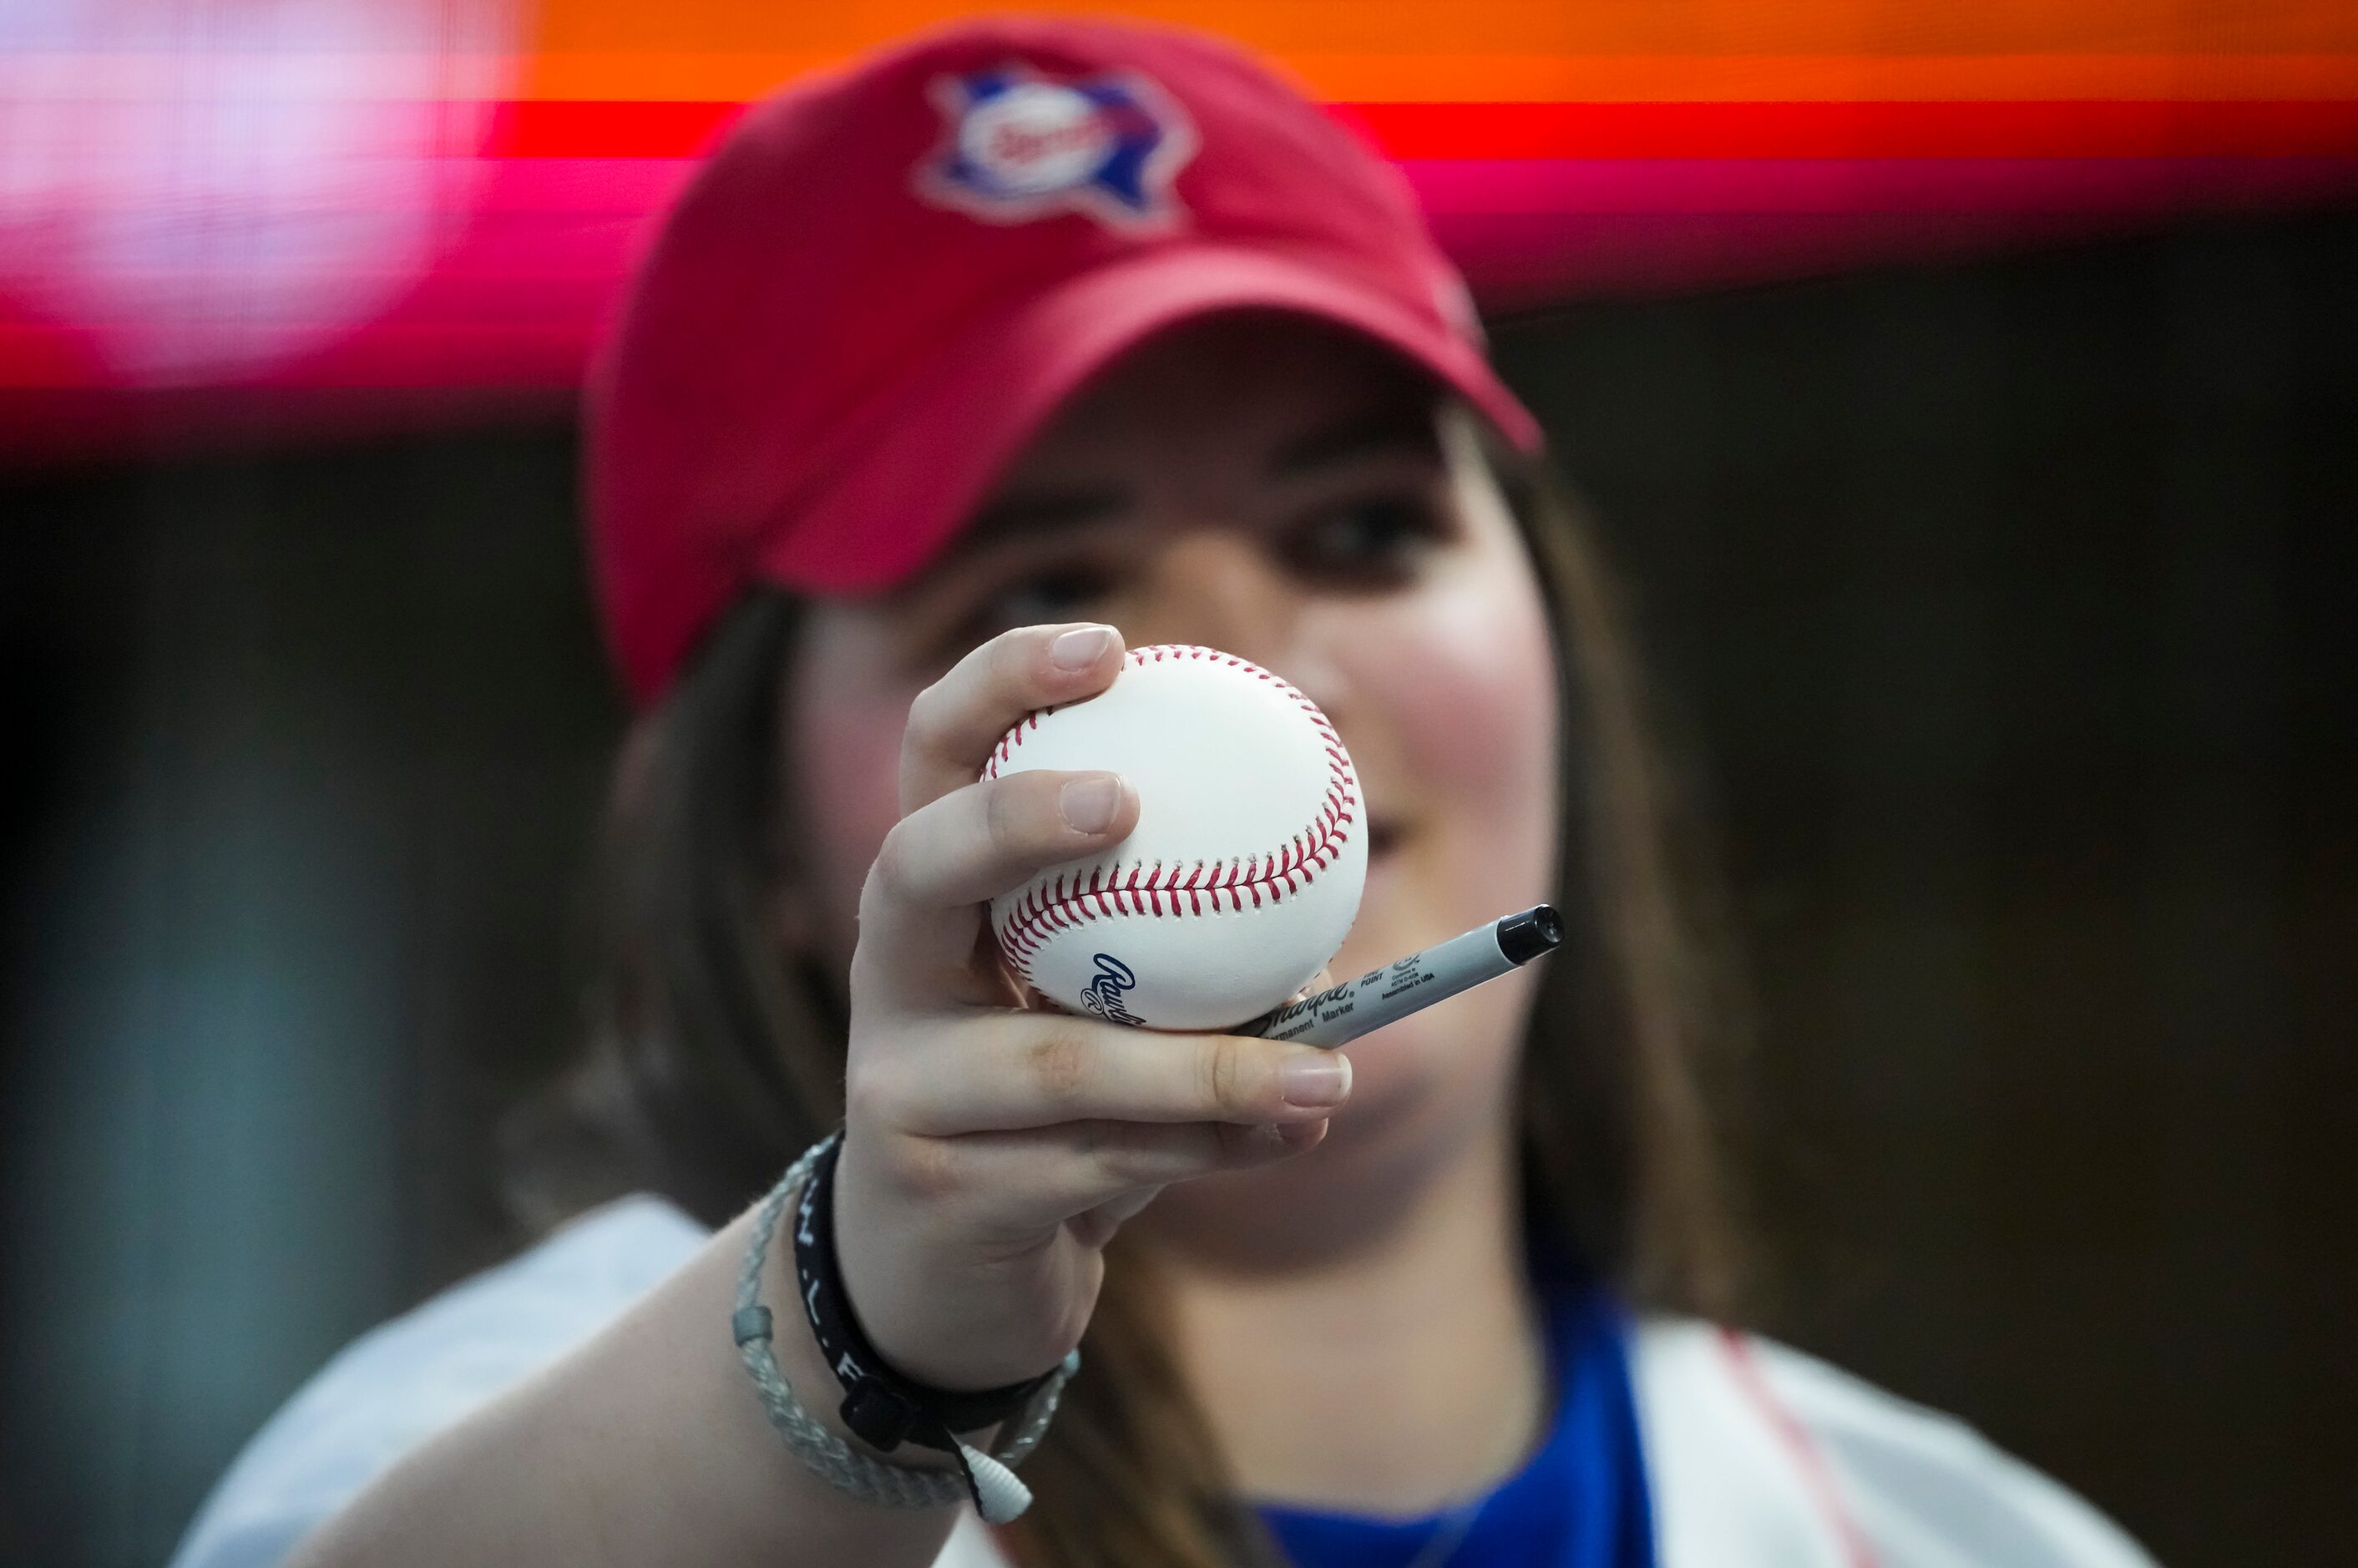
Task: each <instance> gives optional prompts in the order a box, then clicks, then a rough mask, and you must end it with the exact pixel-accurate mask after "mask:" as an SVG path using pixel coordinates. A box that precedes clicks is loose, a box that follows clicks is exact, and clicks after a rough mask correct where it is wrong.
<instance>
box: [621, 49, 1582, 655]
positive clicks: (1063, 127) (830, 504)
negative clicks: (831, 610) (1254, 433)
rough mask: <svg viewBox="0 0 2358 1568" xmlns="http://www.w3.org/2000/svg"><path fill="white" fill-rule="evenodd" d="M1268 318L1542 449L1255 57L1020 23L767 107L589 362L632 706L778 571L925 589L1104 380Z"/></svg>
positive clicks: (709, 179)
mask: <svg viewBox="0 0 2358 1568" xmlns="http://www.w3.org/2000/svg"><path fill="white" fill-rule="evenodd" d="M1240 308H1276V309H1282V310H1292V311H1299V312H1302V313H1303V314H1305V315H1309V316H1313V317H1316V318H1319V319H1324V320H1327V321H1332V322H1336V323H1339V324H1341V325H1343V326H1345V327H1348V328H1351V329H1354V330H1357V331H1360V332H1364V333H1365V334H1367V335H1368V337H1370V338H1372V339H1374V340H1376V341H1379V342H1380V343H1383V344H1386V345H1388V346H1390V348H1392V349H1393V350H1395V351H1398V352H1400V353H1401V354H1402V355H1403V356H1405V357H1406V358H1407V359H1409V360H1411V361H1412V362H1415V363H1417V364H1419V365H1422V367H1423V368H1424V369H1425V370H1427V371H1428V372H1430V373H1432V374H1433V376H1434V377H1436V378H1437V379H1438V380H1439V381H1440V382H1442V383H1443V384H1446V385H1448V386H1450V387H1453V388H1455V390H1456V391H1457V392H1458V393H1460V394H1462V395H1464V396H1465V397H1466V399H1467V400H1468V401H1469V402H1471V403H1472V404H1473V405H1474V406H1476V408H1478V409H1480V410H1481V411H1482V412H1483V413H1484V414H1485V415H1486V416H1487V417H1488V418H1489V419H1490V420H1491V421H1492V422H1493V423H1495V424H1496V425H1497V426H1498V428H1499V430H1500V431H1501V432H1502V433H1503V434H1504V435H1505V436H1506V437H1507V438H1509V440H1511V441H1513V442H1514V443H1516V444H1517V445H1519V446H1521V447H1523V448H1525V449H1534V448H1536V447H1537V446H1538V444H1539V439H1540V438H1539V427H1538V426H1537V425H1536V424H1535V423H1534V422H1533V420H1532V419H1531V416H1530V414H1528V413H1527V412H1525V410H1524V409H1523V407H1522V406H1521V405H1520V404H1519V403H1517V402H1516V401H1515V398H1514V396H1513V395H1512V394H1510V393H1509V392H1508V391H1507V389H1506V388H1505V386H1503V385H1502V384H1500V383H1499V381H1498V378H1497V376H1496V375H1495V374H1493V373H1492V372H1491V370H1490V367H1489V364H1488V362H1487V360H1486V359H1485V357H1484V355H1483V351H1482V346H1481V330H1480V327H1479V325H1478V323H1477V322H1476V319H1475V317H1474V312H1473V308H1472V305H1471V302H1470V301H1469V300H1468V298H1467V297H1466V288H1465V285H1464V283H1463V282H1462V280H1461V279H1460V278H1459V277H1458V275H1457V273H1456V270H1455V268H1454V267H1452V266H1451V265H1450V264H1449V263H1448V261H1447V260H1446V259H1445V258H1444V257H1443V255H1442V254H1441V253H1440V251H1439V250H1438V248H1436V247H1435V245H1434V244H1433V239H1432V236H1431V235H1430V234H1429V233H1428V232H1426V230H1425V227H1424V224H1423V221H1422V217H1421V216H1420V214H1419V213H1418V211H1417V210H1416V207H1415V203H1414V201H1413V200H1412V198H1411V196H1410V194H1409V191H1408V188H1407V184H1406V182H1405V181H1404V180H1402V179H1401V178H1400V176H1399V174H1398V172H1397V171H1396V170H1394V169H1393V168H1391V167H1390V165H1388V164H1386V163H1385V162H1383V161H1382V160H1381V159H1380V158H1379V157H1377V156H1376V155H1375V154H1374V153H1372V152H1371V151H1370V150H1369V149H1368V148H1367V147H1366V146H1362V145H1361V144H1360V143H1359V142H1358V141H1357V139H1356V138H1355V137H1354V136H1353V135H1351V134H1350V133H1348V132H1347V131H1346V130H1344V129H1343V128H1342V127H1341V126H1340V125H1338V124H1336V123H1335V122H1334V121H1333V120H1331V119H1330V118H1328V117H1327V115H1326V114H1324V113H1323V112H1322V111H1320V110H1319V109H1318V108H1317V107H1316V106H1315V105H1314V104H1312V103H1310V102H1308V101H1307V100H1306V99H1304V98H1303V96H1302V95H1301V94H1300V93H1299V92H1296V91H1295V90H1294V89H1293V88H1292V87H1290V86H1288V85H1287V84H1286V83H1284V82H1282V81H1280V80H1278V79H1277V78H1276V77H1274V76H1272V75H1271V74H1270V72H1269V71H1268V70H1266V69H1265V68H1263V67H1262V66H1260V65H1259V64H1258V63H1256V62H1255V61H1253V60H1252V59H1249V58H1248V57H1247V56H1245V55H1243V54H1242V53H1240V52H1238V50H1237V49H1234V48H1232V47H1230V46H1228V45H1226V44H1223V43H1220V42H1217V41H1216V40H1213V39H1210V38H1203V37H1200V36H1196V35H1193V34H1187V33H1181V32H1174V31H1170V30H1166V29H1162V28H1153V27H1140V26H1135V25H1130V24H1125V23H1113V22H1101V21H1073V20H1064V19H1048V18H1032V17H998V18H990V19H985V20H978V21H972V22H966V23H961V24H957V25H955V26H952V27H946V28H944V29H942V30H939V31H936V32H932V33H928V34H926V35H924V36H922V37H920V38H916V39H914V41H912V42H910V43H907V44H905V45H903V46H901V47H899V48H896V49H892V50H890V51H887V52H884V53H882V54H877V55H874V56H871V57H870V58H868V59H865V60H863V61H861V62H860V63H858V64H856V65H854V66H852V67H851V68H849V70H843V71H840V72H835V73H830V74H827V75H825V76H822V77H817V78H813V79H810V80H807V81H803V82H800V83H797V84H796V85H795V86H794V87H792V88H790V89H788V90H787V91H785V92H781V93H779V94H777V95H776V96H774V97H773V98H770V99H768V100H767V101H765V102H763V103H760V104H758V105H756V106H755V107H754V108H752V110H750V111H749V112H748V113H747V114H746V115H745V117H744V118H743V120H742V121H741V122H740V123H739V124H738V125H737V126H736V128H735V129H734V130H732V131H731V132H730V135H728V136H727V137H726V138H725V139H724V141H723V142H722V143H721V145H720V146H719V150H718V151H716V152H715V153H714V154H713V156H712V157H711V158H710V159H709V160H708V162H707V163H706V164H705V165H704V166H703V168H701V169H700V170H699V171H698V174H697V176H696V177H695V178H694V179H693V180H692V181H691V182H690V183H689V185H688V187H687V190H686V192H685V193H684V194H683V195H682V196H681V197H680V199H679V200H678V201H677V203H676V205H675V206H674V207H673V208H672V210H671V211H670V213H669V214H668V216H667V217H666V218H665V222H664V223H663V226H662V229H661V231H660V232H659V233H658V234H657V235H656V237H655V240H654V246H653V248H652V250H651V251H650V252H649V254H647V256H646V257H645V259H644V262H643V263H642V264H641V265H640V267H639V269H638V272H637V275H636V276H635V277H634V279H633V283H632V286H631V288H630V291H629V293H628V296H627V297H626V298H625V300H624V302H623V305H622V312H621V316H620V319H619V320H618V322H617V323H616V326H615V329H614V330H613V331H612V332H611V335H610V336H609V337H608V339H607V341H605V343H604V344H603V346H602V349H601V351H600V354H599V356H598V360H597V362H596V364H595V365H594V367H593V369H592V373H591V377H590V400H589V411H588V415H589V435H588V445H589V471H588V481H589V492H590V515H591V540H590V551H591V557H592V565H593V568H594V571H595V574H596V578H597V585H598V589H599V595H600V601H601V605H602V609H603V612H604V615H605V620H606V625H607V630H608V634H609V635H610V637H611V640H612V644H613V649H614V654H615V658H616V661H617V663H618V664H619V665H620V666H621V668H622V675H623V678H624V680H625V682H626V683H627V685H628V687H629V688H630V690H631V692H632V694H633V697H635V698H637V699H638V700H640V701H646V700H650V699H652V698H654V697H656V696H657V695H659V694H660V693H661V692H662V690H663V689H664V687H665V686H666V685H668V684H669V682H670V681H671V679H672V677H673V676H674V675H675V674H676V672H677V670H678V668H679V666H680V665H681V664H682V663H683V662H684V661H685V660H686V659H687V656H688V655H689V654H690V653H691V652H692V651H693V649H694V647H695V645H696V643H697V642H698V638H699V637H700V636H701V635H702V634H703V633H704V632H705V631H706V630H707V629H708V627H709V626H710V625H711V623H712V622H713V621H714V620H715V619H716V618H717V617H718V616H719V614H720V612H721V611H723V610H725V609H726V608H727V607H728V605H729V604H730V601H731V600H733V599H734V598H735V597H736V596H737V595H738V593H740V592H741V590H742V589H744V588H745V586H746V585H747V584H749V583H752V582H757V581H758V582H769V583H774V584H778V585H780V586H783V587H785V588H788V589H796V590H800V591H803V592H808V593H827V594H855V593H860V592H866V591H872V590H876V589H883V588H887V587H890V586H892V584H894V583H896V582H898V581H901V580H902V579H905V578H907V577H908V576H909V575H910V574H911V573H913V572H914V571H915V570H917V569H918V568H921V567H922V566H924V565H925V562H927V561H928V560H930V559H931V558H932V557H934V555H935V554H936V552H937V551H938V550H939V549H940V548H941V547H942V546H943V545H944V544H946V542H947V541H948V540H949V538H950V537H951V536H952V535H954V534H955V533H956V532H957V529H958V527H959V525H960V524H961V523H962V522H963V521H964V520H965V518H966V516H967V515H968V513H969V512H970V511H971V510H972V509H973V507H974V506H975V505H976V503H978V502H979V500H980V499H981V498H982V496H983V495H984V493H985V492H987V490H988V489H989V487H990V484H991V483H992V481H994V479H995V478H996V477H997V475H998V473H999V471H1000V470H1001V468H1002V467H1004V465H1005V464H1006V463H1007V462H1008V461H1009V460H1011V459H1012V458H1013V457H1014V456H1015V455H1016V454H1017V452H1018V451H1019V450H1020V449H1022V445H1023V444H1024V442H1025V441H1026V440H1027V439H1028V438H1029V437H1030V436H1031V435H1032V434H1033V432H1034V431H1035V430H1037V429H1038V428H1039V427H1040V426H1041V425H1042V423H1043V422H1044V420H1045V419H1046V418H1047V417H1048V416H1049V415H1050V414H1052V413H1053V412H1054V411H1055V408H1056V406H1057V405H1058V404H1059V403H1060V402H1062V401H1063V400H1064V399H1065V398H1066V397H1067V396H1069V395H1071V394H1072V393H1073V392H1074V391H1075V390H1076V389H1077V388H1078V387H1079V386H1080V385H1081V384H1083V383H1084V382H1086V381H1087V380H1088V379H1089V377H1090V376H1091V375H1092V374H1094V373H1096V372H1097V371H1098V370H1099V369H1101V368H1103V367H1104V366H1105V365H1106V364H1108V363H1109V362H1110V361H1112V360H1113V359H1114V358H1116V357H1117V356H1119V355H1120V353H1121V352H1122V351H1124V350H1126V349H1128V348H1130V347H1131V346H1133V345H1135V344H1136V343H1138V342H1139V341H1141V340H1142V339H1144V338H1146V337H1147V336H1149V335H1150V334H1152V333H1153V332H1155V331H1157V330H1160V329H1163V328H1165V327H1168V326H1170V325H1172V324H1174V323H1175V322H1179V321H1182V320H1185V319H1189V318H1193V317H1197V316H1202V315H1206V314H1209V313H1212V312H1216V311H1220V310H1230V309H1240Z"/></svg>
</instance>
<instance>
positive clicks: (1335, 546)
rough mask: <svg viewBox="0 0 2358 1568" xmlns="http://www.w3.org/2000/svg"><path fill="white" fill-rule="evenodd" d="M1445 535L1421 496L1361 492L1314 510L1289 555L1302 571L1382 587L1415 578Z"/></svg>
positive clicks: (1296, 535) (1440, 521) (1295, 537)
mask: <svg viewBox="0 0 2358 1568" xmlns="http://www.w3.org/2000/svg"><path fill="white" fill-rule="evenodd" d="M1447 536H1448V528H1447V525H1446V524H1444V521H1443V519H1442V518H1441V516H1440V515H1439V514H1438V513H1437V512H1436V511H1435V510H1434V508H1433V503H1432V502H1431V501H1429V500H1428V499H1426V498H1425V497H1423V496H1422V495H1414V494H1383V495H1368V496H1359V497H1356V498H1354V499H1352V500H1350V501H1347V502H1343V503H1338V504H1336V505H1333V506H1328V507H1323V508H1321V509H1320V510H1318V511H1317V512H1315V513H1313V514H1311V515H1310V516H1309V517H1308V518H1306V519H1305V520H1304V521H1303V524H1302V525H1301V526H1300V527H1299V528H1297V529H1296V530H1295V531H1294V535H1293V541H1292V550H1291V553H1292V554H1293V557H1294V558H1295V560H1296V562H1297V564H1298V565H1299V566H1300V568H1302V569H1303V570H1304V571H1308V572H1315V573H1318V574H1320V575H1321V576H1323V577H1326V578H1329V579H1335V578H1338V577H1339V578H1340V579H1343V580H1345V581H1347V582H1351V583H1356V584H1359V585H1363V586H1368V587H1380V586H1387V585H1391V584H1396V583H1401V582H1405V581H1406V580H1407V579H1410V578H1412V577H1413V576H1414V575H1415V573H1416V571H1417V569H1418V568H1420V567H1422V565H1423V564H1424V560H1425V558H1426V557H1428V556H1430V555H1431V554H1432V553H1433V550H1434V549H1435V548H1437V547H1438V546H1440V545H1441V544H1442V543H1443V542H1444V540H1445V539H1446V538H1447Z"/></svg>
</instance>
